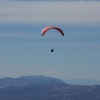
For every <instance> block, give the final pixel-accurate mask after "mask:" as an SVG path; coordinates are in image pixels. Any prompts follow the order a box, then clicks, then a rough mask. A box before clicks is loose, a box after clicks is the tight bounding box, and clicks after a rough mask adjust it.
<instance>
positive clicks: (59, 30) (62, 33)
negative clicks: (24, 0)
mask: <svg viewBox="0 0 100 100" xmlns="http://www.w3.org/2000/svg"><path fill="white" fill-rule="evenodd" d="M50 29H55V30H57V31H58V32H60V33H61V35H62V36H64V32H63V31H62V30H61V29H60V28H58V27H55V26H48V27H45V28H44V29H43V30H42V32H41V35H42V36H44V34H45V33H46V32H47V31H48V30H50ZM51 52H54V49H51Z"/></svg>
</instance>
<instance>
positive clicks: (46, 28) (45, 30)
mask: <svg viewBox="0 0 100 100" xmlns="http://www.w3.org/2000/svg"><path fill="white" fill-rule="evenodd" d="M50 29H56V30H57V31H59V32H60V33H61V35H62V36H64V32H63V31H62V30H61V29H60V28H58V27H55V26H48V27H45V28H44V29H43V30H42V32H41V35H42V36H44V34H45V33H46V32H47V31H48V30H50Z"/></svg>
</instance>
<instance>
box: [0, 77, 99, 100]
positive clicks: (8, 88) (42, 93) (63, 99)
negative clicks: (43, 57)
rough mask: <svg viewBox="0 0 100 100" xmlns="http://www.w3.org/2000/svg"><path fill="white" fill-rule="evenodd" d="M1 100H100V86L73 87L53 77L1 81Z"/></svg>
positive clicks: (5, 79) (2, 79)
mask: <svg viewBox="0 0 100 100" xmlns="http://www.w3.org/2000/svg"><path fill="white" fill-rule="evenodd" d="M0 100H100V85H84V86H82V85H72V84H67V83H65V82H63V81H61V80H59V79H56V78H52V77H44V76H42V75H40V76H34V75H33V76H22V77H18V78H10V77H6V78H1V79H0Z"/></svg>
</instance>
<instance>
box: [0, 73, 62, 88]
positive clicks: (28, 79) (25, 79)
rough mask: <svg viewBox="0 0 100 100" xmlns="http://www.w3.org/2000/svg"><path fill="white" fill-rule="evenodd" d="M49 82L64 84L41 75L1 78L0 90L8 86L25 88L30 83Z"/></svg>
mask: <svg viewBox="0 0 100 100" xmlns="http://www.w3.org/2000/svg"><path fill="white" fill-rule="evenodd" d="M50 82H55V83H64V82H63V81H61V80H59V79H56V78H51V77H44V76H42V75H40V76H35V75H33V76H22V77H18V78H10V77H6V78H1V79H0V88H5V87H10V86H16V87H19V86H25V85H27V84H30V83H35V84H46V83H50Z"/></svg>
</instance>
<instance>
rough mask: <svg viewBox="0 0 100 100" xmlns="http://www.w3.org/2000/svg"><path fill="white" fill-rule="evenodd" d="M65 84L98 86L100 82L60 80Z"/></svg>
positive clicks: (91, 80)
mask: <svg viewBox="0 0 100 100" xmlns="http://www.w3.org/2000/svg"><path fill="white" fill-rule="evenodd" d="M61 80H62V81H64V82H65V83H68V84H72V85H100V80H93V79H69V80H67V79H61Z"/></svg>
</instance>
